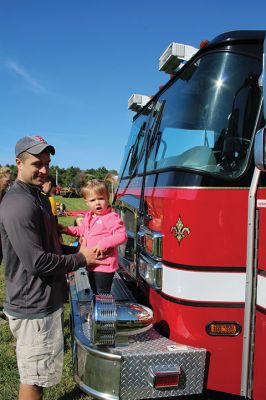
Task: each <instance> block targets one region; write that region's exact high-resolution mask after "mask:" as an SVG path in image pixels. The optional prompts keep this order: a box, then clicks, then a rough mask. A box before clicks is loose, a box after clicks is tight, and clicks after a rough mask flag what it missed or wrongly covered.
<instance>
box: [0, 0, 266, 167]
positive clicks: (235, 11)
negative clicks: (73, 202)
mask: <svg viewBox="0 0 266 400" xmlns="http://www.w3.org/2000/svg"><path fill="white" fill-rule="evenodd" d="M238 29H258V30H259V29H265V30H266V1H265V0H253V1H252V2H247V1H240V0H235V1H232V0H231V1H228V0H224V1H223V2H214V1H213V0H212V1H203V2H198V1H194V2H181V1H178V0H164V1H158V0H141V1H140V0H135V1H128V0H97V1H92V0H75V1H74V0H0V82H1V85H0V87H1V90H0V110H1V111H0V116H1V117H0V164H2V165H5V164H14V162H15V158H14V146H15V142H16V141H17V140H18V139H19V138H20V137H22V136H25V135H34V134H36V135H41V136H43V137H44V138H45V139H46V140H47V141H48V142H49V143H51V144H53V145H54V146H55V147H56V155H55V156H54V157H53V159H52V165H59V166H60V167H62V168H67V167H69V166H77V167H80V168H81V169H86V168H98V167H100V166H105V167H106V168H107V169H119V167H120V163H121V160H122V157H123V152H124V148H125V144H126V142H127V138H128V135H129V130H130V126H131V120H132V117H133V115H134V114H133V113H132V112H131V111H129V110H128V109H127V101H128V98H129V97H130V96H131V94H132V93H140V94H145V95H153V94H154V93H156V91H157V90H158V88H159V85H161V84H163V83H165V82H166V80H167V79H168V78H167V75H165V74H164V73H163V72H159V70H158V60H159V57H160V56H161V54H162V53H163V51H164V50H165V49H166V47H167V46H168V45H169V43H171V42H178V43H185V44H190V45H192V46H195V47H198V46H199V43H200V42H201V40H202V39H212V38H214V37H215V36H217V35H218V34H220V33H222V32H225V31H229V30H238Z"/></svg>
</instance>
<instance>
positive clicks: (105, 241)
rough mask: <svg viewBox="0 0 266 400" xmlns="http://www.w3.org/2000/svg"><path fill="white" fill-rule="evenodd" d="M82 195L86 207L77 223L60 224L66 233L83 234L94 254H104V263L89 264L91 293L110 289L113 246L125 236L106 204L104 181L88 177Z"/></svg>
mask: <svg viewBox="0 0 266 400" xmlns="http://www.w3.org/2000/svg"><path fill="white" fill-rule="evenodd" d="M82 196H83V197H84V199H85V201H86V204H87V205H88V207H89V211H88V212H87V213H86V214H85V215H84V218H83V220H82V222H81V224H80V225H79V226H68V227H63V226H62V225H61V227H60V228H61V229H60V230H61V232H62V233H65V234H67V235H72V236H79V237H83V238H84V239H85V241H86V246H87V247H89V248H92V249H93V250H94V251H95V253H96V255H97V256H98V257H102V256H104V254H105V253H106V252H107V255H106V257H105V258H104V261H105V262H108V265H95V266H91V267H89V281H90V285H91V289H92V291H93V293H94V294H101V293H110V291H111V286H112V281H113V277H114V274H115V271H116V270H117V269H118V251H117V246H119V245H120V244H122V243H125V242H126V240H127V235H126V229H125V227H124V225H123V222H122V221H121V219H120V217H119V215H118V214H117V213H115V212H113V211H112V208H111V206H110V204H109V191H108V187H107V185H106V183H105V182H104V181H100V180H97V179H92V180H91V181H89V182H88V183H87V185H86V186H84V187H83V188H82Z"/></svg>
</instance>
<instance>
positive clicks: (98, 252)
mask: <svg viewBox="0 0 266 400" xmlns="http://www.w3.org/2000/svg"><path fill="white" fill-rule="evenodd" d="M92 251H93V252H94V253H95V254H96V257H97V258H103V250H102V249H101V248H100V247H98V246H95V247H93V248H92Z"/></svg>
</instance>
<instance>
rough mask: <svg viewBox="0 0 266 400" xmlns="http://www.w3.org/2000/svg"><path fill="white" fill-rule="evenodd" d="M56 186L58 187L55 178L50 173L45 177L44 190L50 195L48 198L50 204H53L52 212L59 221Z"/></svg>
mask: <svg viewBox="0 0 266 400" xmlns="http://www.w3.org/2000/svg"><path fill="white" fill-rule="evenodd" d="M55 188H56V182H55V179H54V178H53V177H52V176H51V175H48V176H47V177H46V178H45V182H44V184H43V185H42V191H43V193H44V194H45V195H46V196H48V199H49V201H50V204H51V209H52V213H53V215H54V217H55V219H56V221H57V220H58V218H57V207H56V202H55V198H54V195H55Z"/></svg>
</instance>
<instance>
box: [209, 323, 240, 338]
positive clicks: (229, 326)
mask: <svg viewBox="0 0 266 400" xmlns="http://www.w3.org/2000/svg"><path fill="white" fill-rule="evenodd" d="M241 330H242V328H241V325H240V324H239V323H237V322H228V321H212V322H210V323H209V324H208V325H207V326H206V332H207V333H208V335H210V336H237V335H239V334H240V332H241Z"/></svg>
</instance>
